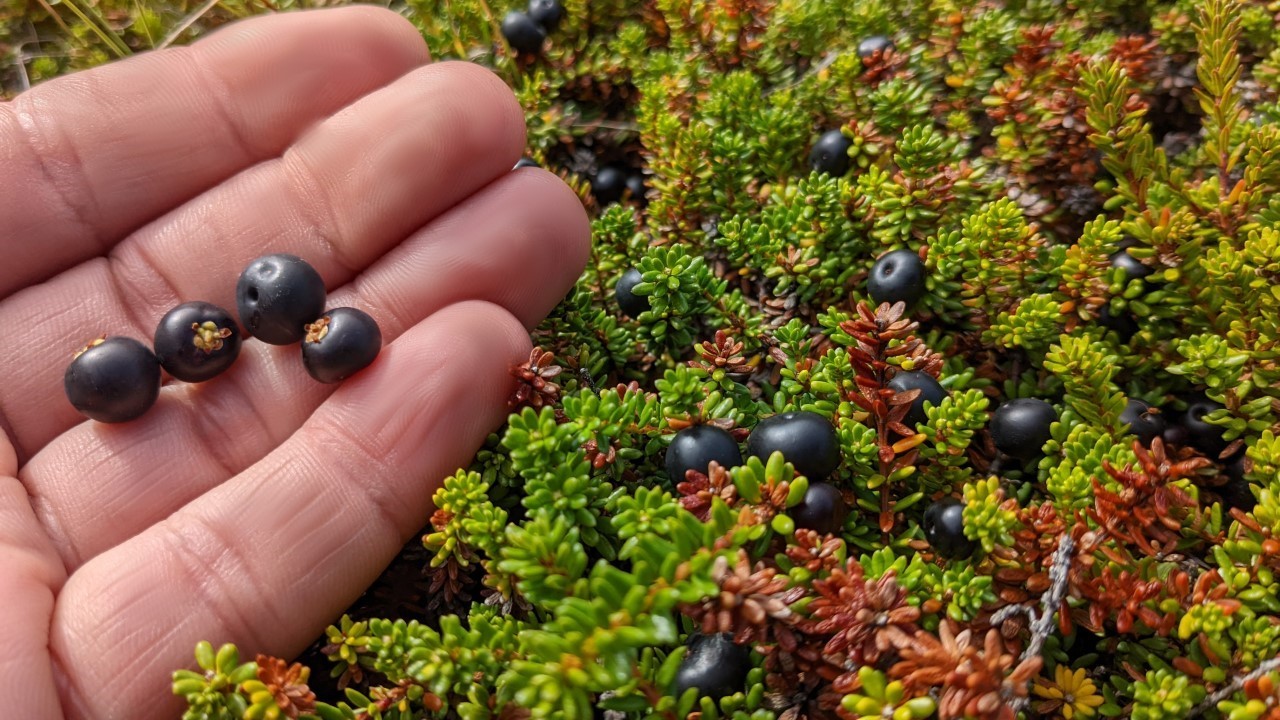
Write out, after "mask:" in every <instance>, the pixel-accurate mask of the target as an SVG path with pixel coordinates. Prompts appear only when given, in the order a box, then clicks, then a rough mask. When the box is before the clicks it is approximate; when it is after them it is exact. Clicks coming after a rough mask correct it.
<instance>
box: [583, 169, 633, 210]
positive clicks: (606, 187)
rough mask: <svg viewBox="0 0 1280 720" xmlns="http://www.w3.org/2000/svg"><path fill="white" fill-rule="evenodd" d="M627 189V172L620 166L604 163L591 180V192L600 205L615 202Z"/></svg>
mask: <svg viewBox="0 0 1280 720" xmlns="http://www.w3.org/2000/svg"><path fill="white" fill-rule="evenodd" d="M626 189H627V174H626V173H625V172H623V171H622V169H621V168H616V167H613V166H612V165H606V166H605V167H602V168H600V171H599V172H597V173H596V176H595V178H594V179H592V181H591V194H592V195H593V196H595V199H596V203H598V204H599V205H600V206H601V207H603V206H605V205H609V204H612V203H616V202H618V201H619V200H621V199H622V193H623V192H624V191H625V190H626Z"/></svg>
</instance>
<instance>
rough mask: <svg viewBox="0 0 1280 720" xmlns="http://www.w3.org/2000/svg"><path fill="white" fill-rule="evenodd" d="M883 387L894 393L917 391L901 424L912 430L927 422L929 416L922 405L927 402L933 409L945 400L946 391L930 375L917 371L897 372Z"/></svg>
mask: <svg viewBox="0 0 1280 720" xmlns="http://www.w3.org/2000/svg"><path fill="white" fill-rule="evenodd" d="M885 386H886V387H888V388H889V389H890V390H893V391H895V392H900V393H901V392H907V391H908V390H919V391H920V394H919V395H917V396H916V399H915V400H914V401H912V403H911V409H910V410H908V411H907V416H906V417H905V418H903V423H904V424H905V425H906V426H907V427H910V428H914V427H915V426H917V425H920V424H922V423H926V422H929V416H928V415H926V414H925V411H924V404H925V403H926V402H927V403H929V404H930V405H932V406H933V407H937V406H938V405H941V404H942V401H943V400H945V399H947V390H946V388H944V387H942V385H941V384H940V383H939V382H938V381H937V379H935V378H934V377H933V376H932V375H930V374H929V373H926V372H921V371H919V370H913V371H910V372H899V373H898V374H897V375H894V376H893V379H892V380H890V381H889V382H887V383H885Z"/></svg>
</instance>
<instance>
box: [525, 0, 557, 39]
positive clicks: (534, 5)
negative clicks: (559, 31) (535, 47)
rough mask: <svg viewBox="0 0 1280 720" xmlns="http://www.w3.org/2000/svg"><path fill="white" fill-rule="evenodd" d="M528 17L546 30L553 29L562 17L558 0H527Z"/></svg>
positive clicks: (550, 30)
mask: <svg viewBox="0 0 1280 720" xmlns="http://www.w3.org/2000/svg"><path fill="white" fill-rule="evenodd" d="M529 17H530V18H532V19H533V21H534V22H536V23H538V24H539V25H541V26H542V29H543V30H545V31H547V32H552V31H554V30H555V29H556V28H557V27H558V26H559V25H560V21H561V20H563V19H564V5H561V4H560V0H529Z"/></svg>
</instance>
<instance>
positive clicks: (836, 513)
mask: <svg viewBox="0 0 1280 720" xmlns="http://www.w3.org/2000/svg"><path fill="white" fill-rule="evenodd" d="M787 515H788V516H790V518H791V519H792V520H794V521H795V523H796V527H799V528H808V529H809V530H813V531H814V532H820V533H823V534H827V535H830V534H832V533H835V532H839V530H840V528H842V527H844V520H845V518H846V517H848V515H849V505H848V504H847V503H846V502H845V501H844V495H843V494H842V493H841V492H840V490H839V489H838V488H836V486H835V485H832V484H830V483H824V482H815V483H810V484H809V489H808V490H807V491H806V492H805V494H804V499H803V500H801V501H800V503H799V504H798V505H796V506H795V507H791V508H788V509H787Z"/></svg>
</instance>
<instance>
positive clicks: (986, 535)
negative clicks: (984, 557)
mask: <svg viewBox="0 0 1280 720" xmlns="http://www.w3.org/2000/svg"><path fill="white" fill-rule="evenodd" d="M964 503H965V505H964V534H965V537H967V538H969V539H970V540H974V541H976V542H978V543H980V544H981V545H982V551H983V552H987V553H989V552H991V551H992V550H995V548H996V546H997V545H1005V546H1008V545H1012V544H1013V536H1012V535H1010V531H1012V530H1013V529H1015V528H1017V527H1018V515H1017V513H1015V512H1014V511H1013V510H1012V509H1010V508H1009V507H1008V506H1006V505H1005V503H1004V491H1002V490H1001V489H1000V479H999V478H996V477H989V478H987V479H986V480H978V481H976V482H972V483H970V484H968V485H965V486H964Z"/></svg>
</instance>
